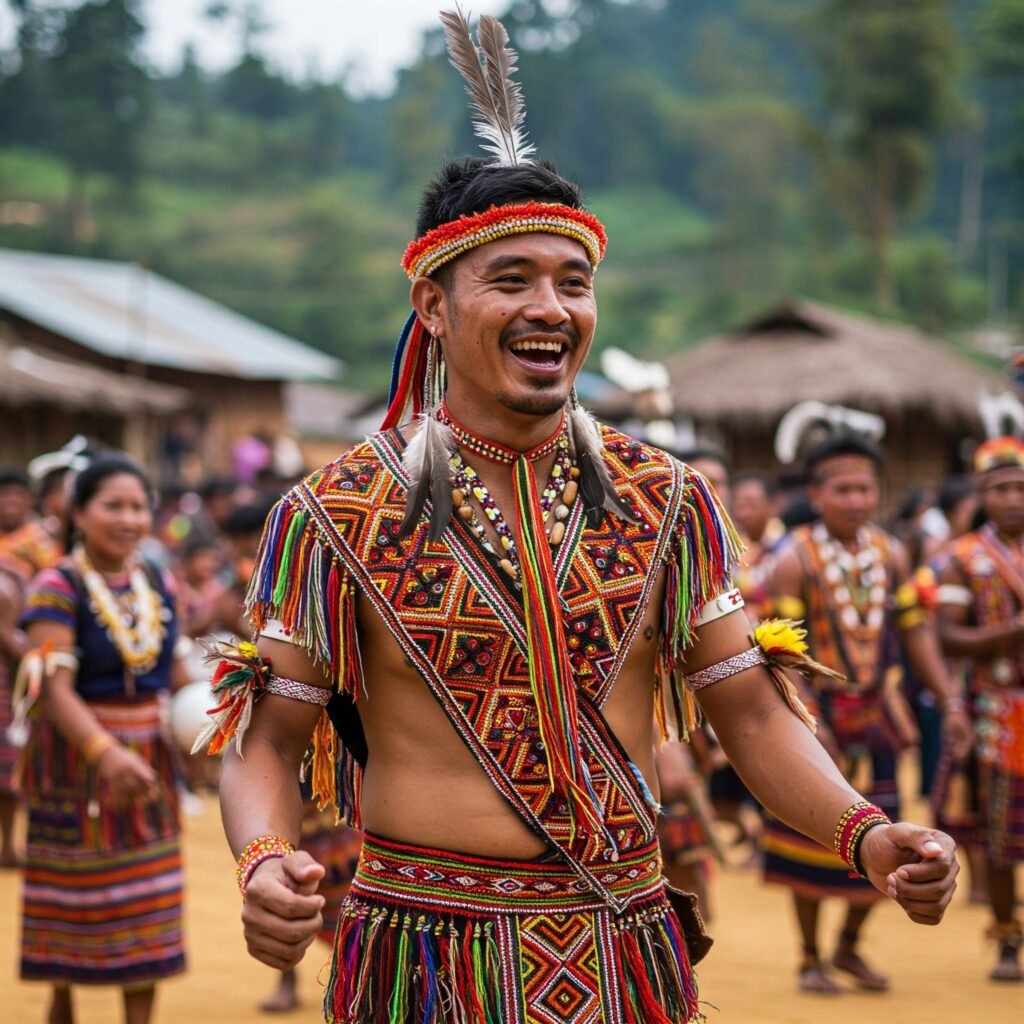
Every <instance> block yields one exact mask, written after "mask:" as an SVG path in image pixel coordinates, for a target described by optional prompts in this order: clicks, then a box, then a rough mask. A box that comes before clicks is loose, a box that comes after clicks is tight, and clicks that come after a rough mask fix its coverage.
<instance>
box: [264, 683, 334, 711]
mask: <svg viewBox="0 0 1024 1024" xmlns="http://www.w3.org/2000/svg"><path fill="white" fill-rule="evenodd" d="M267 693H272V694H274V695H275V696H276V697H289V698H291V699H292V700H301V701H302V702H303V703H304V704H319V705H320V707H322V708H325V707H327V705H328V703H329V702H330V699H331V697H332V696H333V694H332V693H331V691H330V690H325V689H324V688H323V687H322V686H310V685H309V683H300V682H299V681H298V680H297V679H285V678H284V677H283V676H271V677H270V679H269V680H267Z"/></svg>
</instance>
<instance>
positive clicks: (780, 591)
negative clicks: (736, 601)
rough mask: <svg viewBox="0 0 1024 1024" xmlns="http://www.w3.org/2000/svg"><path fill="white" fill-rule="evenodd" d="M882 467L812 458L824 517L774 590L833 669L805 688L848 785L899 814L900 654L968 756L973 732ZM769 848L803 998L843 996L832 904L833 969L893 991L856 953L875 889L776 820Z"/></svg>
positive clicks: (778, 573) (826, 450) (843, 454)
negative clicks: (828, 934)
mask: <svg viewBox="0 0 1024 1024" xmlns="http://www.w3.org/2000/svg"><path fill="white" fill-rule="evenodd" d="M880 465H881V455H880V453H879V451H878V449H877V448H876V447H875V446H874V445H873V444H872V443H871V442H870V441H868V440H866V439H865V438H863V437H861V436H860V435H857V434H849V433H839V434H836V435H833V436H832V437H831V438H828V439H826V440H824V441H822V442H820V443H819V444H818V445H817V446H816V447H815V448H813V449H812V450H811V451H810V452H809V453H808V456H807V473H808V477H809V479H810V486H809V497H810V499H811V502H812V504H813V505H814V506H815V508H816V509H817V511H818V514H819V519H818V521H817V522H815V523H813V524H811V525H808V526H802V527H798V528H797V529H795V530H793V531H792V532H791V534H790V539H789V542H788V543H787V546H786V547H785V548H784V549H783V551H782V552H781V553H780V554H779V555H778V558H777V561H776V564H775V568H774V571H773V574H772V588H773V591H774V594H775V599H776V604H777V608H778V610H779V612H780V614H784V615H787V616H793V617H794V618H800V619H805V620H806V624H807V627H808V632H809V636H808V642H809V643H810V647H811V653H812V655H813V657H814V658H815V659H816V660H817V661H818V662H820V663H822V664H823V665H825V666H827V667H828V668H829V669H831V670H833V672H832V674H818V675H815V676H813V677H812V684H813V685H812V686H811V687H810V688H809V689H807V690H806V692H805V699H806V700H807V702H808V704H810V705H811V706H812V707H813V708H814V710H815V713H816V714H817V715H818V716H819V726H818V736H819V738H820V739H821V740H822V742H823V743H824V744H825V745H826V747H827V749H828V750H829V752H830V753H831V754H832V756H833V758H834V759H835V761H836V763H837V764H838V765H839V766H840V767H841V768H842V770H843V771H844V773H845V775H846V777H847V778H849V779H851V780H856V781H858V782H860V780H861V779H864V780H865V781H864V782H863V783H861V784H862V785H866V788H867V795H868V798H869V799H871V800H872V801H874V802H875V803H876V804H878V805H879V806H881V807H882V808H884V809H885V811H886V812H887V813H888V814H890V815H891V816H896V815H898V813H899V798H898V793H897V788H896V767H897V755H898V753H899V751H900V750H901V749H902V748H903V747H905V746H908V745H909V744H910V743H912V742H913V734H912V730H913V725H912V719H911V714H910V710H909V707H908V706H907V704H906V702H905V700H903V698H902V694H901V691H900V687H901V682H902V675H903V670H902V660H901V655H905V656H906V657H907V659H908V660H909V661H910V663H911V664H912V665H913V666H914V668H915V669H916V670H917V672H918V674H919V675H920V676H921V678H922V680H923V681H924V682H925V683H926V685H928V686H929V688H930V689H932V690H933V692H935V693H936V695H937V696H938V697H939V699H940V702H941V703H942V705H943V707H944V712H945V727H946V731H947V735H948V736H949V739H950V741H951V742H952V743H953V744H954V745H956V746H957V747H958V749H963V748H965V746H966V743H967V736H968V725H967V722H966V719H965V717H964V715H963V708H962V706H961V705H960V704H959V703H958V702H957V701H956V699H955V697H954V695H955V692H956V691H955V687H954V685H953V683H952V681H951V680H950V679H949V677H948V674H947V672H946V669H945V666H944V663H943V661H942V657H941V652H940V650H939V646H938V643H937V640H936V638H935V636H934V633H933V632H932V630H931V629H930V628H929V625H928V621H927V617H926V615H925V612H924V610H923V608H922V607H921V601H920V597H919V595H918V593H917V591H916V589H915V587H914V585H913V584H911V583H909V582H908V581H909V578H910V566H909V564H908V561H907V557H906V554H905V552H904V551H903V549H902V547H901V546H900V545H899V543H898V541H896V539H895V538H894V537H891V536H889V535H888V534H887V533H885V532H884V531H883V530H881V529H879V528H878V527H876V526H874V525H873V523H872V518H873V517H874V515H875V513H876V511H877V509H878V500H879V481H878V471H879V468H880ZM901 649H902V650H901ZM762 842H763V847H764V851H765V878H766V880H767V881H769V882H772V883H777V884H781V885H784V886H786V887H788V888H789V889H791V890H792V892H793V897H794V903H795V909H796V916H797V921H798V924H799V928H800V935H801V940H802V943H803V959H802V962H801V966H800V971H799V984H800V988H801V990H802V991H806V992H817V993H827V994H834V993H838V992H840V991H841V989H840V987H839V985H838V984H837V983H836V981H835V980H834V979H833V978H832V977H831V975H830V974H829V972H828V970H827V968H826V967H825V965H824V963H823V962H822V960H821V956H820V954H819V947H818V914H819V908H820V904H821V901H822V900H823V899H824V898H825V897H828V896H836V897H839V898H841V899H843V900H845V901H846V903H847V912H846V919H845V922H844V924H843V928H842V932H841V934H840V937H839V942H838V945H837V947H836V950H835V955H834V956H833V958H832V965H833V966H834V967H836V968H838V969H840V970H842V971H845V972H847V973H849V974H850V975H852V976H853V977H854V978H855V979H856V981H857V983H858V984H859V985H860V986H861V987H863V988H867V989H871V990H876V991H881V990H884V989H886V988H888V984H889V983H888V979H887V978H886V977H885V976H884V975H882V974H880V973H879V972H877V971H875V970H874V969H873V968H871V967H870V966H868V964H867V963H866V962H865V960H864V959H863V957H862V956H861V954H860V952H859V950H858V944H859V941H860V938H861V933H862V929H863V926H864V922H865V920H866V918H867V916H868V913H869V911H870V910H871V908H872V906H873V905H874V904H875V903H876V902H877V901H878V899H879V898H880V894H879V893H878V892H877V891H876V889H875V888H873V887H872V886H871V885H870V884H869V883H868V882H867V881H866V880H865V879H864V878H860V877H857V876H851V874H850V873H849V872H848V871H847V867H846V865H845V864H843V862H842V861H841V860H840V859H839V858H838V857H835V856H832V855H831V854H829V853H827V852H825V851H823V850H821V849H820V848H819V847H817V846H816V845H815V844H813V843H810V842H808V840H807V839H806V838H805V837H803V836H800V835H798V834H797V832H795V831H794V830H793V829H791V828H789V827H787V826H786V825H785V824H784V823H782V822H780V821H778V820H777V819H769V820H768V821H767V822H766V825H765V834H764V838H763V841H762Z"/></svg>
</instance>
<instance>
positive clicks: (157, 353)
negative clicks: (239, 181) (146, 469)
mask: <svg viewBox="0 0 1024 1024" xmlns="http://www.w3.org/2000/svg"><path fill="white" fill-rule="evenodd" d="M0 308H2V309H7V310H10V311H11V312H12V313H15V314H17V315H18V316H20V317H22V318H24V319H25V320H29V321H31V322H33V323H36V324H39V325H40V326H42V327H45V328H46V329H47V330H50V331H53V332H54V333H56V334H60V335H62V336H63V337H66V338H70V339H71V340H72V341H75V342H78V344H80V345H85V346H86V347H88V348H91V349H93V350H94V351H96V352H100V353H102V354H103V355H105V356H111V357H113V358H115V359H130V360H133V361H136V362H139V363H142V364H144V365H151V366H172V367H175V368H177V369H181V370H192V371H195V372H199V373H216V374H224V375H226V376H231V377H246V378H252V379H265V380H309V379H314V378H320V379H331V378H334V377H335V376H336V374H337V372H338V368H339V365H340V364H339V362H338V360H336V359H333V358H332V357H331V356H328V355H325V354H324V353H322V352H319V351H317V350H316V349H314V348H310V347H309V346H308V345H304V344H303V343H302V342H299V341H295V340H294V339H293V338H289V337H288V336H287V335H284V334H280V333H278V332H277V331H274V330H271V329H270V328H269V327H264V326H263V325H262V324H258V323H256V322H255V321H253V320H249V319H248V318H246V317H244V316H241V315H240V314H238V313H235V312H233V311H232V310H230V309H228V308H227V307H226V306H221V305H220V304H218V303H216V302H212V301H211V300H210V299H206V298H204V297H203V296H201V295H197V294H196V293H195V292H192V291H189V290H188V289H187V288H182V287H181V286H180V285H177V284H174V283H173V282H172V281H168V280H167V279H166V278H163V277H160V276H159V275H158V274H154V273H151V272H150V271H148V270H145V269H144V268H142V267H139V266H137V265H135V264H131V263H117V262H114V261H112V260H89V259H79V258H77V257H72V256H51V255H46V254H43V253H30V252H19V251H16V250H12V249H0Z"/></svg>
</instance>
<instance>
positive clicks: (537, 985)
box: [324, 835, 704, 1024]
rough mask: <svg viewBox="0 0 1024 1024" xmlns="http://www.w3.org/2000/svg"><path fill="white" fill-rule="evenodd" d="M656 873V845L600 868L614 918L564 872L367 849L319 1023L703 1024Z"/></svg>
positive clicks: (549, 866) (371, 839)
mask: <svg viewBox="0 0 1024 1024" xmlns="http://www.w3.org/2000/svg"><path fill="white" fill-rule="evenodd" d="M660 867H661V862H660V858H659V856H658V850H657V842H656V841H652V842H651V843H650V844H648V846H647V847H646V848H645V849H643V850H638V851H636V852H635V854H633V855H631V856H627V857H625V858H623V861H622V862H621V863H620V864H617V865H612V866H611V874H612V875H613V876H614V877H613V878H612V879H611V880H610V881H609V885H610V886H611V887H612V888H613V889H614V890H615V891H616V892H617V893H619V892H622V891H623V890H624V889H625V890H627V891H628V901H629V902H628V907H627V910H626V912H625V913H623V914H616V913H615V912H614V911H612V910H611V909H610V908H609V907H608V906H606V905H605V904H603V903H602V902H601V901H600V900H598V899H595V898H594V896H593V894H592V893H588V892H587V891H586V890H585V888H583V887H581V884H580V882H579V881H578V880H577V879H576V878H575V876H574V874H573V872H572V870H571V869H570V867H569V865H567V864H565V863H557V862H552V861H543V862H536V861H502V860H494V859H492V858H487V857H478V856H470V855H467V854H459V853H452V852H447V851H441V850H431V849H426V848H423V847H417V846H411V845H409V844H406V843H397V842H394V841H393V840H388V839H381V838H379V837H377V836H374V835H367V836H366V839H365V842H364V845H363V852H362V855H361V857H360V860H359V866H358V867H357V869H356V875H355V879H354V880H353V883H352V888H351V890H350V893H349V897H348V899H347V900H346V901H345V904H344V905H343V907H342V911H341V920H340V923H339V929H338V934H337V938H336V941H335V950H334V957H333V960H332V964H331V976H330V978H329V979H328V981H327V985H326V992H325V1000H324V1010H325V1013H324V1016H325V1018H326V1019H327V1021H329V1022H331V1024H384V1022H387V1021H390V1022H396V1021H397V1022H401V1024H483V1022H484V1021H488V1022H492V1021H493V1022H495V1024H498V1022H500V1024H659V1022H660V1024H688V1022H696V1021H703V1020H704V1017H703V1016H702V1015H701V1013H700V1011H699V1006H698V1001H697V991H696V987H695V983H694V979H693V972H692V968H691V964H690V962H689V960H688V957H687V952H686V943H685V939H684V936H683V934H682V932H681V930H680V922H679V919H678V918H677V917H676V915H675V914H674V913H673V912H672V911H671V909H670V906H669V904H668V901H667V898H666V892H665V889H664V885H663V880H662V879H661V875H660ZM634 875H636V876H637V879H639V884H637V882H636V881H635V880H634V878H633V877H632V876H634ZM527 890H530V891H529V892H527Z"/></svg>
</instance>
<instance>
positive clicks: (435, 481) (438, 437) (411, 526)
mask: <svg viewBox="0 0 1024 1024" xmlns="http://www.w3.org/2000/svg"><path fill="white" fill-rule="evenodd" d="M438 412H439V409H438V408H434V409H431V410H430V411H429V412H425V413H421V414H420V415H419V416H417V417H416V422H417V424H418V425H419V429H418V430H417V431H416V436H415V437H414V438H413V439H412V440H411V441H410V442H409V444H408V446H407V447H406V449H405V453H404V454H403V455H402V468H403V469H404V470H405V475H406V477H408V480H409V494H408V497H407V498H406V501H405V516H404V518H403V519H402V525H401V526H400V527H399V530H398V536H399V537H408V536H409V535H410V534H411V533H412V532H413V530H415V529H416V524H417V523H418V522H419V521H420V516H421V515H422V514H423V509H424V507H425V505H426V502H427V497H428V496H429V497H430V501H431V512H430V539H431V540H432V541H436V540H440V539H441V535H442V534H443V533H444V531H445V528H446V527H447V526H448V523H449V521H450V520H451V517H452V484H451V466H450V461H451V457H452V453H453V452H454V451H455V440H454V438H453V437H452V432H451V430H449V428H448V427H447V426H445V424H443V423H442V422H441V421H440V420H439V419H438Z"/></svg>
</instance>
